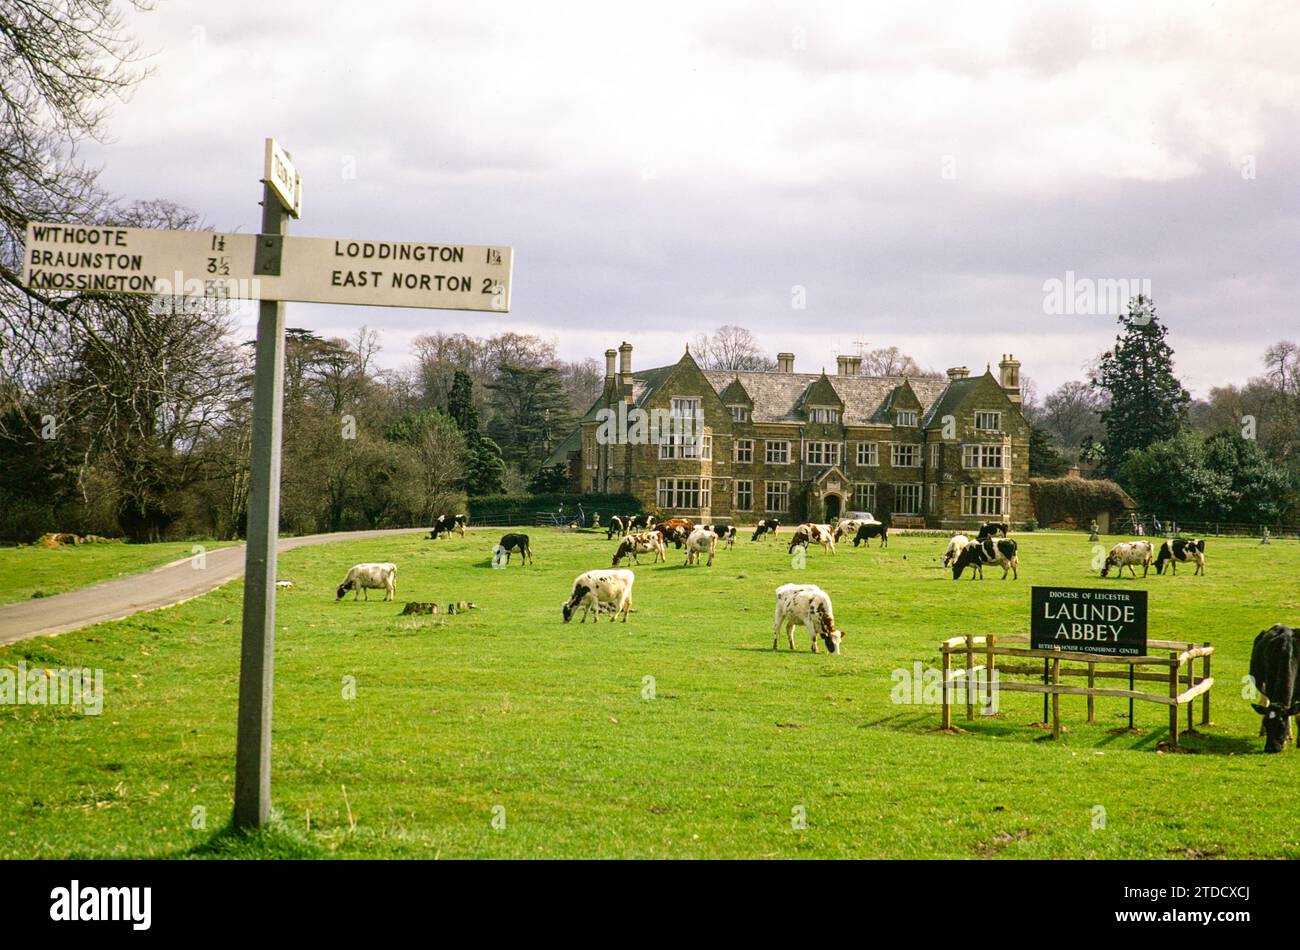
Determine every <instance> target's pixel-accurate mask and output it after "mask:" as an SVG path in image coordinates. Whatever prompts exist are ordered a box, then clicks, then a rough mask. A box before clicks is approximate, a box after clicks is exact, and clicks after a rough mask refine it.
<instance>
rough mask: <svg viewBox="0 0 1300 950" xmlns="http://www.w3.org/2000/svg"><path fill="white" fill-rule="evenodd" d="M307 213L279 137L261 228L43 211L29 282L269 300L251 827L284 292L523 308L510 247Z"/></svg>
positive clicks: (255, 443)
mask: <svg viewBox="0 0 1300 950" xmlns="http://www.w3.org/2000/svg"><path fill="white" fill-rule="evenodd" d="M301 214H302V176H301V175H299V173H298V171H297V169H296V168H295V167H294V165H293V159H292V157H291V156H290V155H289V153H288V152H286V151H285V150H284V149H282V148H281V147H280V146H279V145H278V144H277V143H276V142H275V140H274V139H267V140H266V151H265V163H264V168H263V176H262V233H261V234H256V235H254V234H231V233H224V234H223V233H216V232H207V231H166V230H149V229H143V228H116V227H105V226H83V225H69V224H55V223H44V222H31V223H29V224H28V226H27V243H26V247H25V248H24V252H23V283H24V284H25V285H26V286H28V287H31V288H33V289H39V290H43V291H46V292H50V291H54V292H59V291H63V292H76V293H130V294H148V295H151V296H168V295H170V296H185V297H220V298H227V299H231V298H246V299H258V300H260V301H261V303H260V305H259V310H258V318H257V344H256V361H257V362H256V369H255V372H254V377H253V432H252V455H251V459H250V467H251V476H250V481H249V490H248V530H247V551H246V555H245V577H244V613H243V638H242V641H241V649H240V661H239V718H238V730H237V739H236V749H235V807H234V824H235V827H237V828H255V827H258V826H259V825H262V824H263V823H265V821H266V819H267V817H268V815H269V814H270V809H271V695H272V685H273V680H274V659H275V581H276V576H275V573H276V546H277V542H278V540H279V517H280V445H281V419H282V411H283V402H284V302H285V301H287V300H293V301H302V302H307V303H333V304H353V305H362V306H381V307H420V308H431V309H441V310H481V311H492V312H497V313H505V312H507V311H509V309H510V281H511V275H512V271H513V267H514V253H513V250H512V249H511V248H509V247H493V246H474V245H467V244H433V243H422V242H404V241H360V240H357V241H353V240H344V239H333V238H310V237H289V236H287V234H286V231H287V225H288V219H289V218H290V217H293V218H298V217H300V216H301Z"/></svg>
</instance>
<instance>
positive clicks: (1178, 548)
mask: <svg viewBox="0 0 1300 950" xmlns="http://www.w3.org/2000/svg"><path fill="white" fill-rule="evenodd" d="M1179 561H1182V562H1183V563H1184V564H1186V563H1187V562H1188V561H1192V562H1193V563H1195V564H1196V571H1195V574H1204V573H1205V540H1204V539H1203V538H1195V539H1193V538H1170V539H1169V540H1168V541H1166V542H1165V543H1164V544H1162V545H1160V553H1159V554H1158V555H1156V573H1157V574H1163V573H1164V572H1165V568H1166V567H1168V568H1169V572H1170V573H1171V574H1177V573H1178V562H1179Z"/></svg>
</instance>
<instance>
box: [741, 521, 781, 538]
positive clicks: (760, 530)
mask: <svg viewBox="0 0 1300 950" xmlns="http://www.w3.org/2000/svg"><path fill="white" fill-rule="evenodd" d="M779 527H781V521H780V519H778V518H765V519H763V520H762V521H760V522H759V523H758V527H756V528H755V529H754V536H753V537H752V538H750V539H749V540H751V541H757V540H758V539H759V538H761V537H762V536H763V535H765V534H769V533H770V534H772V535H773V536H775V535H776V529H777V528H779Z"/></svg>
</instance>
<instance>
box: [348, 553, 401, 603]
mask: <svg viewBox="0 0 1300 950" xmlns="http://www.w3.org/2000/svg"><path fill="white" fill-rule="evenodd" d="M372 590H382V591H384V600H392V599H393V598H394V597H395V596H396V595H397V565H396V564H393V563H391V562H387V561H385V562H383V563H367V564H357V565H355V566H353V567H352V568H351V570H349V571H348V576H347V577H345V578H343V583H342V584H340V585H339V589H338V591H337V592H336V594H337V596H336V597H335V598H334V599H335V600H342V599H343V596H344V595H345V594H346V593H347V592H348V591H355V593H354V594H353V595H352V599H353V600H356V599H357V598H358V597H360V596H361V595H362V593H363V592H364V593H365V595H366V600H369V599H370V591H372Z"/></svg>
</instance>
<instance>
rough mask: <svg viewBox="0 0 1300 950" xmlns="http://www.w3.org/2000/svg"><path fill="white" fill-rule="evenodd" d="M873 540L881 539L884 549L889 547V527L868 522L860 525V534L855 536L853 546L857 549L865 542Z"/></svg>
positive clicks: (877, 522) (875, 522) (876, 522)
mask: <svg viewBox="0 0 1300 950" xmlns="http://www.w3.org/2000/svg"><path fill="white" fill-rule="evenodd" d="M872 538H879V539H880V546H881V547H882V548H887V547H889V525H886V524H881V523H880V522H879V521H866V522H863V523H862V524H860V525H858V533H857V534H855V535H854V536H853V546H854V547H855V548H856V547H857V546H858V545H859V544H861V543H862V542H864V541H870V540H871V539H872Z"/></svg>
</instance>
